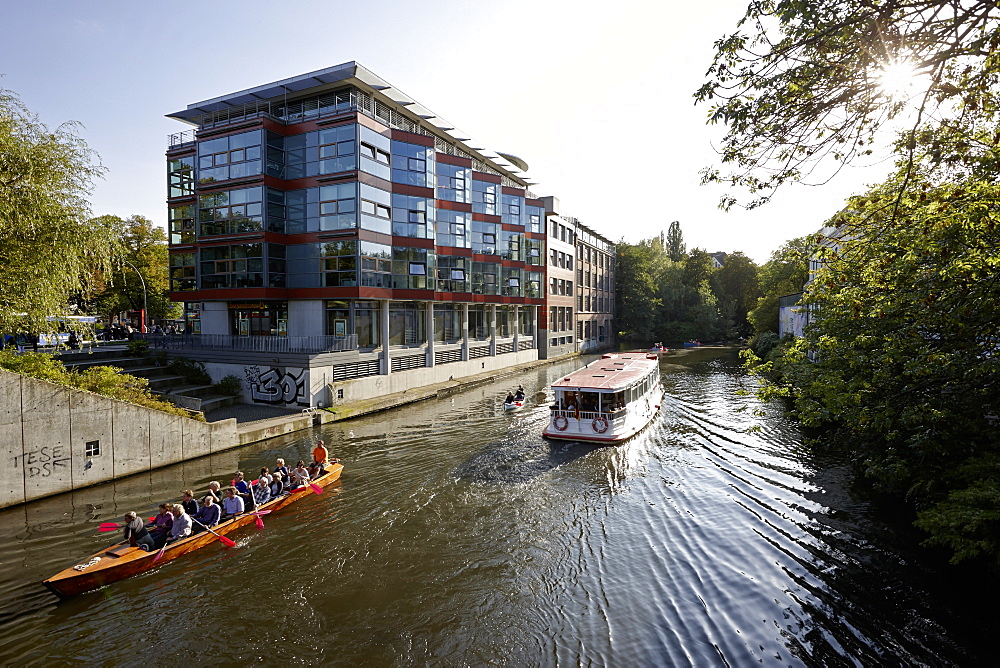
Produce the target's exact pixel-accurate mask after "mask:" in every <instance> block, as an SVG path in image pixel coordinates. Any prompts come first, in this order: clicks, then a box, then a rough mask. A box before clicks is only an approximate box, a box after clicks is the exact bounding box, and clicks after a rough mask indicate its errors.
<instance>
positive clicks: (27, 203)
mask: <svg viewBox="0 0 1000 668" xmlns="http://www.w3.org/2000/svg"><path fill="white" fill-rule="evenodd" d="M102 172H103V169H102V168H101V167H100V166H99V165H98V164H97V157H96V155H95V154H94V153H93V152H92V151H91V150H90V149H89V148H88V147H87V144H86V143H85V142H84V141H83V139H81V138H80V137H79V135H78V134H77V126H76V125H75V124H73V123H66V124H63V125H60V126H59V127H56V128H50V127H48V126H46V125H45V124H44V123H42V122H41V121H40V120H39V119H38V117H37V116H36V115H35V114H33V113H31V112H30V111H29V110H28V109H27V108H26V107H25V106H24V104H23V103H22V102H21V101H20V99H19V98H18V97H17V96H16V95H15V94H14V93H12V92H11V91H9V90H5V89H0V267H3V276H2V280H0V331H4V332H17V331H33V332H48V331H51V330H52V329H53V322H52V321H51V320H49V318H50V316H59V315H64V314H66V313H67V312H68V309H69V301H70V299H71V298H72V297H73V296H75V295H79V294H81V293H87V292H89V291H91V290H92V288H93V284H92V280H93V278H94V277H95V276H98V275H100V274H101V273H104V272H107V271H108V270H109V269H110V268H111V263H112V261H113V258H114V257H115V255H116V254H117V252H118V243H117V230H116V229H115V228H114V227H113V226H112V225H110V224H109V223H108V221H105V220H101V219H92V218H91V217H90V212H89V205H88V202H87V199H86V198H87V196H88V194H89V193H90V191H91V188H92V187H93V182H94V179H95V178H97V177H99V176H100V175H101V174H102Z"/></svg>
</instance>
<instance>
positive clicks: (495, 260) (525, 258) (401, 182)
mask: <svg viewBox="0 0 1000 668" xmlns="http://www.w3.org/2000/svg"><path fill="white" fill-rule="evenodd" d="M356 93H357V91H355V90H354V89H350V90H348V89H344V90H343V91H334V92H333V93H327V94H324V95H326V97H324V96H318V97H316V98H315V99H313V98H309V99H308V100H305V99H298V100H296V101H293V102H284V103H283V105H284V106H282V107H281V109H283V110H284V111H281V113H277V112H276V111H275V109H277V107H274V106H272V107H270V111H269V113H268V117H267V119H266V120H265V121H263V122H261V123H262V125H263V126H265V127H257V128H255V129H251V130H245V129H244V130H242V131H237V132H232V133H231V134H225V133H226V127H225V124H224V123H222V122H218V121H215V122H213V123H212V124H211V125H206V126H204V127H202V128H201V129H200V130H199V134H201V135H202V136H203V138H198V139H196V140H195V141H194V142H189V143H184V144H174V145H172V147H171V149H170V155H169V157H168V160H167V175H168V179H167V180H168V183H167V189H168V197H169V198H171V202H170V204H169V209H168V234H169V240H170V244H171V245H172V246H175V247H176V248H174V249H173V252H172V253H171V254H170V260H169V277H170V289H171V291H172V292H176V293H184V295H183V298H184V299H185V301H187V302H189V303H190V304H199V303H201V302H206V303H208V302H218V301H223V298H221V297H220V296H219V295H220V294H225V295H229V294H231V295H232V296H231V297H229V296H226V297H225V298H224V300H225V302H226V310H225V313H226V315H227V318H228V323H229V330H230V332H231V333H232V334H237V335H246V336H252V335H275V336H280V335H286V334H288V332H287V327H288V301H287V299H292V298H294V299H310V300H322V304H323V307H324V313H325V316H324V318H322V319H317V324H316V325H315V326H316V327H317V328H322V329H323V331H322V332H311V333H308V334H309V335H313V334H320V333H324V334H327V335H332V336H351V335H356V336H357V339H358V347H359V348H361V349H371V348H375V347H378V346H380V345H382V344H383V343H388V344H390V345H393V346H412V345H420V344H426V342H427V337H428V336H430V337H431V338H432V339H433V340H435V341H439V342H447V343H454V342H456V341H460V340H461V338H462V331H463V325H464V324H465V323H464V320H463V313H464V308H465V307H464V306H463V303H468V302H470V301H471V300H472V299H478V300H479V302H480V303H473V304H468V311H469V318H468V327H469V336H470V338H472V339H474V340H478V341H483V340H487V339H489V337H490V327H491V323H490V320H491V313H492V309H493V306H492V304H493V303H495V302H500V301H511V302H513V303H522V302H518V301H517V300H519V299H520V300H526V299H529V298H530V299H538V298H543V297H545V294H544V293H545V291H546V290H545V288H546V286H545V285H544V281H545V274H544V269H545V265H546V264H547V261H548V257H547V254H546V248H545V241H544V240H543V239H532V238H530V236H529V234H530V233H544V232H545V231H546V230H545V228H544V227H543V225H544V224H545V220H546V219H545V211H544V209H543V208H542V207H540V206H536V205H535V204H532V203H531V202H532V201H534V202H535V203H536V204H537V200H530V199H527V200H526V194H525V192H524V191H522V190H519V189H515V188H513V185H512V184H515V183H516V177H513V176H511V175H506V176H502V177H501V176H500V173H501V172H499V171H496V170H495V165H492V164H491V163H489V162H488V161H487V162H486V164H484V163H482V162H479V161H477V159H475V158H473V157H469V155H468V154H467V153H465V152H464V150H465V149H464V148H463V147H461V146H460V145H457V144H456V145H447V144H448V139H447V138H446V137H440V136H439V137H434V138H433V141H434V142H435V145H433V146H427V145H425V144H428V143H431V138H430V137H429V135H427V133H426V132H425V129H423V128H422V127H421V126H419V124H418V125H414V126H412V127H406V126H405V124H404V125H400V124H399V123H397V118H396V117H395V116H392V115H372V113H368V111H370V110H367V109H365V113H366V114H367V115H368V116H369V117H370V118H371V119H373V120H366V121H364V122H360V121H359V120H357V119H356V118H355V117H354V116H351V115H347V114H348V113H349V112H351V111H354V112H357V111H358V110H359V108H358V107H357V106H355V105H356V104H357V101H358V99H359V98H356ZM357 94H360V93H357ZM289 96H290V97H291V95H289ZM327 98H329V99H327ZM324 100H327V102H328V103H329V104H327V103H324ZM331 100H333V102H331ZM368 104H372V102H371V99H369V103H368ZM324 105H325V106H324ZM373 108H374V107H373ZM324 110H325V111H324ZM286 112H287V113H286ZM393 113H394V114H396V113H397V112H393ZM275 114H277V115H275ZM332 114H341V115H338V116H336V117H333V116H332ZM324 116H328V117H330V118H331V120H329V121H324V120H322V119H323V118H324ZM397 116H398V114H397ZM401 117H402V116H400V118H401ZM276 119H283V121H279V120H276ZM307 119H314V120H318V121H319V124H318V125H317V124H315V123H311V122H310V124H308V125H301V126H295V125H294V123H300V122H305V121H306V120H307ZM362 120H363V119H362ZM390 121H391V122H392V126H391V127H392V128H393V129H390V127H389V123H390ZM243 122H244V121H240V123H243ZM281 122H285V123H286V124H285V125H284V127H282V128H278V129H280V130H281V132H275V131H274V130H275V129H276V127H277V126H276V124H278V125H280V123H281ZM379 123H381V124H382V125H383V126H385V127H384V129H383V130H381V131H379V130H376V129H374V128H375V127H378V124H379ZM244 127H246V126H245V125H244ZM296 127H298V128H300V129H303V130H306V131H304V132H303V131H299V132H296V131H295V129H296ZM267 128H270V129H267ZM400 130H405V132H400ZM286 133H287V134H286ZM407 133H408V134H407ZM417 134H423V135H424V139H422V138H420V137H417V136H415V135H417ZM204 135H208V136H204ZM220 135H221V136H220ZM393 137H395V139H394V138H393ZM442 142H444V143H445V144H446V145H442ZM445 154H447V157H444V158H442V159H440V160H439V159H438V156H443V155H445ZM452 162H459V163H464V164H451V163H452ZM418 188H423V189H426V191H422V190H417V189H418ZM504 189H506V190H507V193H504V192H503V191H504ZM527 196H528V197H532V195H530V193H528V194H527ZM181 198H184V199H181ZM446 207H447V208H446ZM504 226H507V227H508V229H504ZM181 246H185V247H181ZM453 249H460V250H453ZM452 253H458V254H452ZM570 262H572V257H570ZM569 285H570V286H571V285H572V283H569ZM324 289H329V291H328V292H323V290H324ZM564 289H567V288H564ZM568 289H570V290H571V289H572V288H571V287H569V288H568ZM200 290H206V291H209V290H210V291H213V292H212V294H208V295H198V294H197V293H198V291H200ZM219 290H229V291H232V292H231V293H228V292H227V293H218V292H214V291H219ZM240 290H253V292H247V293H241V292H240ZM286 290H287V292H286ZM295 290H316V292H301V293H295V292H294V291H295ZM380 290H386V291H391V290H397V291H399V290H420V291H427V293H428V294H426V295H414V294H396V295H395V296H393V293H391V292H379V291H380ZM435 292H436V293H438V294H440V295H441V296H439V297H435V296H434V294H433V293H435ZM262 295H263V296H262ZM291 295H295V297H292V296H291ZM176 297H177V296H176V295H175V298H176ZM327 297H330V299H327ZM333 297H337V299H333ZM483 297H485V299H483ZM411 298H412V299H414V301H401V300H404V299H406V300H408V299H411ZM199 300H201V301H199ZM428 301H434V308H433V313H434V316H433V320H432V321H430V322H428V321H427V318H428ZM484 301H485V302H486V303H485V304H484V303H481V302H484ZM387 302H388V304H389V321H388V322H384V321H383V320H382V318H383V313H384V311H383V310H382V309H383V307H384V306H385V305H386V303H387ZM313 303H314V304H315V303H316V302H315V301H314V302H313ZM310 308H311V307H310ZM534 310H535V307H533V306H528V305H524V307H523V308H522V310H521V312H520V313H521V315H520V325H521V331H522V332H525V333H526V332H527V328H528V327H530V326H531V323H533V316H532V315H530V314H532V313H533V312H534ZM199 313H200V314H201V316H200V317H199V322H201V323H202V324H204V326H205V327H209V328H211V329H210V331H213V330H214V331H219V330H220V329H221V328H222V327H223V320H221V319H220V318H221V316H222V311H220V310H219V309H218V307H212V308H208V309H207V310H205V311H203V312H202V311H200V310H199ZM513 313H514V312H513V310H512V307H511V306H510V305H509V304H501V305H499V308H498V315H497V334H498V335H499V336H510V335H511V332H512V330H513V327H514V315H513ZM310 317H312V316H310ZM213 318H214V320H213ZM301 320H302V319H300V318H298V317H297V318H296V322H300V321H301ZM320 320H322V324H319V322H320ZM310 326H312V325H310ZM382 326H387V328H388V330H389V340H388V341H381V340H380V339H381V338H382V336H383V332H382V329H381V327H382ZM300 334H303V335H305V334H306V333H300ZM508 347H509V346H508ZM480 354H481V353H480ZM449 355H452V356H453V355H454V353H449ZM446 359H448V360H449V361H454V360H452V358H450V357H446ZM407 363H409V362H407ZM404 368H408V367H404Z"/></svg>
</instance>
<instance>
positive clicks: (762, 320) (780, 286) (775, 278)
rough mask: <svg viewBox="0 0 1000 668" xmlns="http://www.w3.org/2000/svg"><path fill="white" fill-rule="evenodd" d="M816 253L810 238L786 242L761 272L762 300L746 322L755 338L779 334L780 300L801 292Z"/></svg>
mask: <svg viewBox="0 0 1000 668" xmlns="http://www.w3.org/2000/svg"><path fill="white" fill-rule="evenodd" d="M815 249H816V243H815V242H814V241H813V240H812V238H811V237H799V238H797V239H792V240H791V241H786V242H785V243H784V244H782V246H781V248H779V249H777V250H776V251H774V252H773V253H771V257H770V259H768V261H767V262H765V263H764V266H763V267H761V268H760V272H759V279H760V286H759V289H760V293H761V296H760V298H759V299H758V300H757V302H756V303H755V304H753V305H752V308H751V309H750V312H749V313H748V314H747V320H748V321H749V322H750V324H751V325H752V326H753V331H754V333H755V334H763V333H765V332H773V333H775V334H777V333H778V298H779V297H784V296H786V295H792V294H795V293H798V292H802V291H803V290H804V289H805V285H806V281H807V280H809V258H810V257H811V256H812V253H813V251H814V250H815Z"/></svg>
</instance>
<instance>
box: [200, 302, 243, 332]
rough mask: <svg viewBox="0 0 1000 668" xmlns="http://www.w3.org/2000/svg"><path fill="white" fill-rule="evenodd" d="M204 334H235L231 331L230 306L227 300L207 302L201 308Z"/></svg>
mask: <svg viewBox="0 0 1000 668" xmlns="http://www.w3.org/2000/svg"><path fill="white" fill-rule="evenodd" d="M201 333H202V334H234V333H235V332H230V331H229V308H228V304H227V303H226V302H205V303H204V304H203V305H202V308H201Z"/></svg>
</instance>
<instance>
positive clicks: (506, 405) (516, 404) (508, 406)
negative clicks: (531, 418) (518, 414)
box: [503, 401, 524, 411]
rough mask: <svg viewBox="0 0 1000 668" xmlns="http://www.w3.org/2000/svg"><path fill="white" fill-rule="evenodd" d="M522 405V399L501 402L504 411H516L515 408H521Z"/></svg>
mask: <svg viewBox="0 0 1000 668" xmlns="http://www.w3.org/2000/svg"><path fill="white" fill-rule="evenodd" d="M523 407H524V402H523V401H511V402H506V401H505V402H503V409H504V410H505V411H516V410H518V409H520V408H523Z"/></svg>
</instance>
